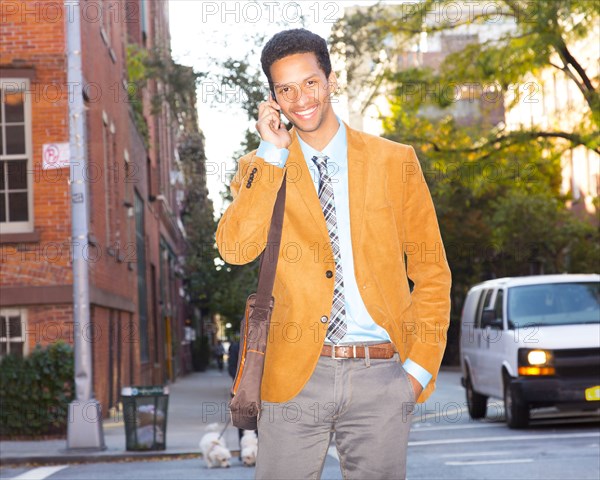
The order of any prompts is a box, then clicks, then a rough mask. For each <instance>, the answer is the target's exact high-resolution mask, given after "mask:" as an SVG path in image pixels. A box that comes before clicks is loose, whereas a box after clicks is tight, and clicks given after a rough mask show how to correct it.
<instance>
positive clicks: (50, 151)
mask: <svg viewBox="0 0 600 480" xmlns="http://www.w3.org/2000/svg"><path fill="white" fill-rule="evenodd" d="M69 153H70V152H69V143H68V142H67V143H44V145H43V147H42V169H43V170H51V169H53V168H65V167H68V166H69Z"/></svg>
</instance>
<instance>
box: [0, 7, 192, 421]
mask: <svg viewBox="0 0 600 480" xmlns="http://www.w3.org/2000/svg"><path fill="white" fill-rule="evenodd" d="M80 3H81V6H80V8H79V11H77V9H75V8H74V7H73V6H72V5H69V6H65V5H64V2H56V1H23V0H18V1H6V2H2V6H1V7H0V16H1V18H0V22H1V25H2V26H1V34H0V82H1V83H0V88H1V95H2V96H1V111H0V262H1V264H0V267H1V275H0V356H2V355H5V354H7V353H18V354H24V355H26V354H27V353H28V352H29V351H30V350H31V349H32V348H34V346H35V345H36V344H38V343H39V344H42V345H44V344H48V343H51V342H54V341H57V340H59V339H64V340H66V341H69V342H70V341H72V332H73V311H72V304H73V281H72V269H71V266H72V265H71V255H70V247H69V245H70V239H71V210H70V201H71V198H70V189H69V183H68V179H69V168H68V151H67V152H66V155H65V152H64V151H62V150H61V148H62V145H63V144H68V142H69V124H68V122H69V117H68V99H69V87H68V85H67V64H66V59H67V56H66V39H65V24H66V22H68V21H69V18H70V16H72V15H75V14H80V15H81V20H82V24H81V27H82V60H83V76H84V99H85V105H86V110H87V115H86V134H87V138H86V139H85V141H86V143H87V152H88V157H87V161H88V168H87V172H88V174H87V179H88V191H89V194H88V205H89V232H90V233H89V238H88V245H87V247H88V249H87V251H88V265H89V290H90V303H91V305H90V312H91V325H90V326H89V329H88V332H89V335H88V339H87V340H89V341H91V342H92V344H93V353H94V355H93V358H94V390H95V394H96V398H97V399H98V400H99V401H100V402H101V403H102V406H103V407H104V408H105V410H104V411H105V413H106V412H107V411H108V409H109V408H112V407H114V406H116V403H117V402H118V395H119V392H120V388H121V386H123V385H127V384H163V383H166V382H167V381H169V380H173V379H174V378H175V377H176V376H177V375H178V374H180V373H182V370H183V368H184V367H183V362H182V359H183V358H184V356H185V355H187V354H188V352H185V351H184V349H183V348H182V347H181V344H182V340H183V339H182V332H183V326H184V319H185V311H186V308H187V306H186V304H185V299H184V297H183V290H182V279H181V278H180V275H179V273H180V269H181V267H180V263H181V258H182V252H183V251H184V247H185V241H184V231H183V227H182V224H181V221H180V219H179V213H178V212H179V203H180V201H181V198H182V195H183V193H182V188H183V186H182V185H181V174H180V173H179V171H178V157H177V153H176V135H175V134H176V131H177V118H176V116H175V115H173V114H172V112H171V111H170V109H169V105H168V102H166V101H164V100H163V101H159V102H156V98H157V95H158V94H159V93H160V92H163V91H165V89H167V88H168V86H166V85H164V84H162V83H161V82H160V81H157V80H149V81H148V82H147V84H146V86H145V88H144V89H143V90H142V91H141V92H140V97H139V98H140V99H141V108H140V110H139V112H138V114H137V115H136V113H135V112H134V109H133V104H132V102H130V101H129V98H130V97H129V96H128V89H127V82H128V79H129V75H128V62H127V58H128V57H127V56H128V55H130V53H128V52H130V51H132V49H131V46H132V45H137V47H138V50H141V51H160V52H163V54H166V55H169V57H170V36H169V28H168V5H167V3H168V2H167V1H166V0H153V1H151V2H150V1H144V0H127V1H119V0H96V1H86V2H80ZM158 98H160V97H158ZM153 100H154V102H153ZM152 103H154V104H155V105H154V108H153V105H152ZM145 125H147V127H145ZM144 130H146V131H145V132H144ZM65 159H66V163H63V162H64V161H65Z"/></svg>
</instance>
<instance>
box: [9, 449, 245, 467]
mask: <svg viewBox="0 0 600 480" xmlns="http://www.w3.org/2000/svg"><path fill="white" fill-rule="evenodd" d="M230 451H231V456H232V457H237V456H239V454H240V452H239V450H230ZM192 458H202V454H201V453H200V452H173V453H168V452H148V453H145V452H144V453H127V452H126V453H115V454H109V455H94V456H90V455H84V454H73V455H64V456H56V455H36V456H29V457H2V458H0V464H1V465H2V467H11V466H12V467H14V466H22V465H37V464H40V465H65V464H67V465H71V464H85V463H113V462H131V461H153V460H156V461H159V460H177V459H182V460H187V459H192Z"/></svg>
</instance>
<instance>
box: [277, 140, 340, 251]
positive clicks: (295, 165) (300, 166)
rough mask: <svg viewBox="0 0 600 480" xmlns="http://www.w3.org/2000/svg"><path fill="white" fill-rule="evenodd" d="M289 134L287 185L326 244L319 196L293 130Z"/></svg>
mask: <svg viewBox="0 0 600 480" xmlns="http://www.w3.org/2000/svg"><path fill="white" fill-rule="evenodd" d="M290 133H291V134H292V143H291V144H290V147H289V150H290V154H289V157H288V159H287V161H286V162H285V168H286V170H288V175H287V179H288V180H287V181H288V185H289V184H292V185H294V187H295V188H296V189H297V191H298V194H299V196H300V198H302V201H303V202H304V205H305V206H306V210H308V211H309V212H310V215H311V217H312V219H313V221H314V222H315V226H316V227H317V229H318V230H319V232H320V234H321V236H322V237H323V240H324V241H326V242H328V241H329V234H328V232H327V224H326V223H325V217H324V216H323V210H322V209H321V202H320V201H319V196H318V195H317V193H316V190H315V186H314V184H313V181H312V179H311V176H310V170H309V169H308V165H306V160H305V159H304V155H303V153H302V148H301V147H300V142H299V141H298V137H297V133H296V132H295V129H294V128H292V130H291V131H290Z"/></svg>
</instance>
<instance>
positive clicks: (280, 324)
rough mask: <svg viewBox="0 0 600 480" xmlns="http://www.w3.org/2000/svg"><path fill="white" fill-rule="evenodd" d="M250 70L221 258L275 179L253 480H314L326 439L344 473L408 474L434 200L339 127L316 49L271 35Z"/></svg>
mask: <svg viewBox="0 0 600 480" xmlns="http://www.w3.org/2000/svg"><path fill="white" fill-rule="evenodd" d="M261 62H262V68H263V70H264V72H265V74H266V76H267V79H268V81H269V87H270V90H271V94H270V98H269V100H268V101H266V102H265V103H263V104H261V105H260V107H259V118H258V122H257V123H256V127H257V129H258V132H259V134H260V136H261V139H262V141H261V144H260V147H259V148H258V150H257V151H253V152H250V153H249V154H247V155H245V156H244V157H242V158H241V159H240V161H239V167H238V172H237V173H236V175H235V177H234V178H233V180H232V182H231V191H232V195H233V197H234V200H233V202H232V203H231V205H230V206H229V207H228V209H227V211H226V212H225V213H224V215H223V217H222V219H221V221H220V223H219V227H218V229H217V243H218V248H219V251H220V253H221V255H222V257H223V259H224V260H225V261H226V262H228V263H233V264H244V263H248V262H250V261H252V260H253V259H254V258H256V257H257V256H258V255H259V254H260V253H261V251H263V250H264V249H265V243H266V240H267V233H268V230H269V226H270V221H271V215H272V212H273V206H274V203H275V198H276V195H277V192H278V190H279V188H280V186H281V183H282V181H283V178H284V172H286V181H287V193H286V204H285V214H284V223H283V232H282V240H281V250H280V256H279V263H278V266H277V275H276V279H275V287H274V290H273V296H274V298H275V307H274V310H273V316H272V319H271V328H270V330H269V342H268V345H267V351H266V355H265V368H264V376H263V382H262V385H261V395H262V401H263V404H262V411H261V415H260V417H259V423H258V429H259V432H260V441H259V451H258V460H257V467H256V478H261V479H262V478H272V479H285V478H290V479H305V478H319V477H320V475H321V472H322V469H323V464H324V461H325V457H326V454H327V451H328V447H329V443H330V440H331V435H332V432H335V442H336V446H337V451H338V455H339V459H340V466H341V469H342V472H343V476H344V478H348V479H368V478H372V479H391V478H404V476H405V471H406V447H407V442H408V431H409V428H410V422H411V418H412V412H413V409H414V403H415V402H423V401H424V400H425V399H426V398H427V397H428V396H429V395H430V394H431V393H432V391H433V390H434V388H435V377H436V375H437V372H438V370H439V366H440V363H441V359H442V355H443V352H444V349H445V345H446V337H445V334H446V330H447V327H448V320H449V307H450V300H449V290H450V271H449V269H448V265H447V262H446V259H445V254H444V249H443V245H442V240H441V237H440V233H439V228H438V224H437V219H436V216H435V211H434V207H433V204H432V201H431V197H430V195H429V190H428V189H427V185H426V183H425V180H424V178H423V175H422V172H421V168H420V165H419V162H418V160H417V158H416V155H415V152H414V149H413V148H412V147H410V146H407V145H402V144H398V143H394V142H390V141H388V140H384V139H381V138H378V137H374V136H371V135H367V134H365V133H362V132H359V131H356V130H354V129H351V128H350V127H348V126H347V125H346V124H344V123H343V122H341V121H340V120H339V119H338V118H337V117H336V115H335V113H334V111H333V108H332V105H331V101H330V98H331V94H332V93H333V92H334V91H335V90H336V88H337V81H336V76H335V74H334V73H333V72H332V70H331V62H330V58H329V53H328V51H327V44H326V42H325V40H323V39H322V38H320V37H319V36H317V35H315V34H313V33H311V32H309V31H307V30H304V29H296V30H287V31H284V32H281V33H278V34H277V35H275V36H274V37H273V38H272V39H271V40H270V41H269V42H268V43H267V44H266V45H265V47H264V49H263V52H262V57H261ZM280 114H283V115H284V116H285V117H286V118H287V119H288V120H289V122H290V123H291V124H292V125H293V128H292V130H291V131H289V132H288V131H287V130H286V129H285V127H284V125H283V124H282V122H281V119H280ZM407 277H409V278H410V280H411V281H412V282H413V283H414V288H413V290H412V293H411V290H410V288H409V283H408V278H407Z"/></svg>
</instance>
